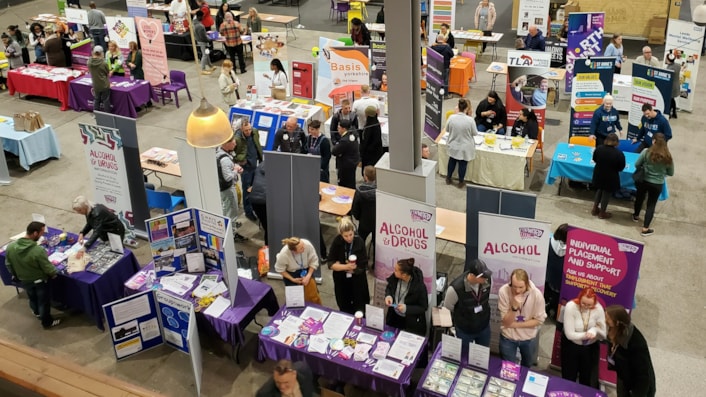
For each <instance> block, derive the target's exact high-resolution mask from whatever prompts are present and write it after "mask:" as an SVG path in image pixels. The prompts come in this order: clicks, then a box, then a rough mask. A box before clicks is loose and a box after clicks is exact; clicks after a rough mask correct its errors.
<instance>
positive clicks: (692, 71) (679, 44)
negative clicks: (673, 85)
mask: <svg viewBox="0 0 706 397" xmlns="http://www.w3.org/2000/svg"><path fill="white" fill-rule="evenodd" d="M704 32H706V28H704V27H703V26H697V25H696V24H694V23H693V22H688V21H680V20H678V19H670V20H669V25H667V42H666V44H665V46H664V59H666V58H667V54H670V53H671V54H674V55H675V56H676V61H675V62H676V63H678V64H679V65H680V66H681V71H680V72H679V77H678V78H679V87H680V90H679V96H678V97H677V108H679V109H680V110H685V111H687V112H691V111H692V109H693V108H694V96H695V95H696V81H697V77H698V72H699V63H700V62H701V49H702V48H703V42H704Z"/></svg>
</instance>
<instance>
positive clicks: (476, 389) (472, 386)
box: [451, 368, 487, 397]
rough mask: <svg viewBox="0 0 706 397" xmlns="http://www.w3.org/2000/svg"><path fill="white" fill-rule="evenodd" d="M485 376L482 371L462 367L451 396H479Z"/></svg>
mask: <svg viewBox="0 0 706 397" xmlns="http://www.w3.org/2000/svg"><path fill="white" fill-rule="evenodd" d="M486 378H487V376H486V374H484V373H481V372H477V371H473V370H472V369H468V368H464V369H462V370H461V375H459V377H458V380H457V381H456V387H455V388H454V391H453V393H452V394H451V395H452V396H453V397H467V396H471V397H480V395H481V394H483V386H485V380H486Z"/></svg>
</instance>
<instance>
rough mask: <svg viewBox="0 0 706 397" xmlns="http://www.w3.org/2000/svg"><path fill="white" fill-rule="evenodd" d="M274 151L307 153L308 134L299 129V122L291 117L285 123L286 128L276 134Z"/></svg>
mask: <svg viewBox="0 0 706 397" xmlns="http://www.w3.org/2000/svg"><path fill="white" fill-rule="evenodd" d="M272 150H273V151H275V152H276V151H280V152H288V153H303V154H306V153H307V148H306V134H304V131H303V130H302V129H301V128H299V120H297V118H296V117H294V116H291V117H288V118H287V121H285V122H284V127H282V128H280V129H278V130H277V132H276V133H275V142H274V146H273V147H272Z"/></svg>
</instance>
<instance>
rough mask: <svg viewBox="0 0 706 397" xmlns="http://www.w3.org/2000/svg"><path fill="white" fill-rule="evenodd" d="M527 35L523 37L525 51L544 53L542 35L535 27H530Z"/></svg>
mask: <svg viewBox="0 0 706 397" xmlns="http://www.w3.org/2000/svg"><path fill="white" fill-rule="evenodd" d="M528 32H529V33H527V36H525V48H524V49H525V50H529V51H542V52H544V45H545V43H544V35H543V34H542V31H541V30H539V29H538V28H537V25H530V27H529V30H528Z"/></svg>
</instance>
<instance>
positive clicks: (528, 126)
mask: <svg viewBox="0 0 706 397" xmlns="http://www.w3.org/2000/svg"><path fill="white" fill-rule="evenodd" d="M510 135H511V136H521V137H523V138H524V137H527V138H529V139H537V137H538V136H539V123H538V122H537V115H536V114H534V112H533V111H532V109H527V108H522V110H520V115H519V116H517V120H515V123H514V124H513V125H512V130H510Z"/></svg>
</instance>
